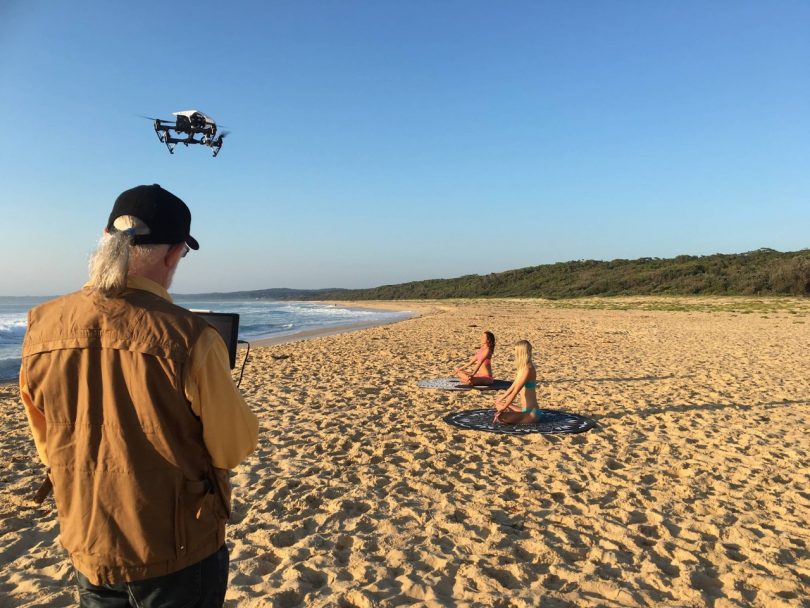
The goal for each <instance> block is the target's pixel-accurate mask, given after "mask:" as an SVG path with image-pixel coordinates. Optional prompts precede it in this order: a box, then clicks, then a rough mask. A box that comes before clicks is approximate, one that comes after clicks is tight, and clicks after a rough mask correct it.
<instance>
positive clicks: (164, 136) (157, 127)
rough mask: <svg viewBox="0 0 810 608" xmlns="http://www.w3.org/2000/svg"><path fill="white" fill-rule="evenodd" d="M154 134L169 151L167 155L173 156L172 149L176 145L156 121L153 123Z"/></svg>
mask: <svg viewBox="0 0 810 608" xmlns="http://www.w3.org/2000/svg"><path fill="white" fill-rule="evenodd" d="M155 133H156V134H157V136H158V139H159V140H160V143H163V144H166V147H167V148H168V149H169V154H174V147H175V146H176V145H177V143H176V142H174V141H173V140H172V138H171V137H169V132H168V131H167V130H166V128H165V127H164V126H163V125H161V124H160V123H159V122H158V121H155Z"/></svg>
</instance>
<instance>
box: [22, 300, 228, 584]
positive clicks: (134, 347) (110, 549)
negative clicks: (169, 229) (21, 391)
mask: <svg viewBox="0 0 810 608" xmlns="http://www.w3.org/2000/svg"><path fill="white" fill-rule="evenodd" d="M206 327H207V324H206V323H205V322H204V321H203V320H201V319H200V318H198V317H197V316H196V315H194V314H193V313H191V312H189V311H187V310H185V309H183V308H180V307H179V306H175V305H174V304H172V303H170V302H167V301H166V300H164V299H163V298H160V297H159V296H156V295H154V294H152V293H150V292H148V291H143V290H136V289H128V290H126V291H124V292H123V293H122V294H121V296H120V297H112V298H105V297H103V296H101V295H99V294H96V293H94V292H92V291H90V290H89V289H84V290H82V291H80V292H77V293H74V294H70V295H67V296H64V297H61V298H59V299H57V300H53V301H51V302H46V303H45V304H42V305H40V306H38V307H36V308H34V309H32V310H31V312H30V313H29V317H28V331H27V333H26V336H25V342H24V344H23V366H24V368H25V374H26V377H27V383H28V387H29V390H30V393H31V397H32V399H33V402H34V404H35V405H36V407H37V408H39V409H40V410H41V411H43V412H44V413H45V419H46V423H47V441H46V449H47V455H48V460H49V461H50V467H51V478H52V480H53V486H54V498H55V499H56V507H57V511H58V514H59V526H60V531H61V541H62V544H63V545H64V547H65V548H66V549H67V551H68V553H70V557H71V559H72V560H73V563H74V564H75V566H76V568H77V569H78V570H79V571H80V572H81V573H82V574H84V575H85V576H86V577H87V578H89V579H90V581H91V582H93V583H95V584H97V585H100V584H111V583H120V582H125V581H134V580H141V579H145V578H151V577H153V576H162V575H165V574H170V573H172V572H175V571H177V570H180V569H182V568H185V567H186V566H189V565H191V564H193V563H195V562H198V561H200V560H201V559H204V558H206V557H208V556H209V555H211V554H212V553H214V552H215V551H216V550H217V549H219V547H221V546H222V543H223V542H224V541H225V520H226V518H227V511H228V509H229V503H230V495H229V494H230V491H229V489H227V487H228V484H227V483H225V484H224V486H225V488H226V489H225V490H222V488H221V486H222V485H223V484H222V483H221V481H222V479H221V478H220V479H219V480H216V479H215V477H214V470H213V469H212V466H211V461H210V457H209V455H208V452H207V451H206V449H205V445H204V443H203V436H202V424H201V423H200V420H199V419H198V418H197V417H196V416H195V415H194V413H193V412H192V411H191V408H190V405H189V402H188V401H187V400H186V397H185V393H184V386H183V378H184V372H185V371H186V366H187V365H189V355H190V352H191V348H192V346H193V345H194V343H195V341H196V340H197V338H198V337H199V336H200V334H201V332H202V331H203V330H204V329H205V328H206ZM217 481H218V482H220V483H217ZM218 486H219V489H218Z"/></svg>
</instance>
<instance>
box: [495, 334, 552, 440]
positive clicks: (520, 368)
mask: <svg viewBox="0 0 810 608" xmlns="http://www.w3.org/2000/svg"><path fill="white" fill-rule="evenodd" d="M515 367H517V373H516V374H515V380H514V382H512V386H510V387H509V390H507V391H506V394H504V395H503V396H502V397H498V398H497V399H496V400H495V419H494V422H501V423H503V424H529V423H532V422H537V421H538V420H540V414H541V413H542V411H543V410H541V409H540V408H539V407H537V390H536V389H537V370H536V369H535V368H534V362H533V361H532V345H531V344H530V343H529V341H528V340H520V341H519V342H515ZM518 393H520V407H518V406H517V404H515V403H513V402H514V400H515V398H516V397H517V396H518Z"/></svg>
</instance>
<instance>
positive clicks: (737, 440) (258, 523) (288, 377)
mask: <svg viewBox="0 0 810 608" xmlns="http://www.w3.org/2000/svg"><path fill="white" fill-rule="evenodd" d="M684 302H685V304H681V303H679V301H675V300H665V301H664V304H663V305H662V304H660V301H659V300H652V299H639V298H637V299H633V300H608V301H600V300H593V301H580V302H578V303H577V304H576V305H577V306H581V307H583V306H584V307H586V308H560V306H568V304H566V303H548V302H542V301H529V300H525V301H475V302H468V303H462V302H447V303H440V304H439V305H432V307H431V308H420V305H419V304H418V303H407V304H406V305H405V306H403V308H408V309H410V310H422V311H423V313H425V314H423V316H421V317H418V318H412V319H409V320H406V321H402V322H400V323H397V324H394V325H388V326H379V327H372V328H368V329H364V330H362V331H356V332H352V333H344V334H340V335H334V336H328V337H319V338H315V339H309V340H307V341H301V342H295V343H288V344H280V345H275V346H271V347H265V348H259V349H256V350H255V351H254V354H253V357H252V360H251V361H250V362H249V363H248V366H247V369H246V371H245V378H244V381H243V383H242V388H243V391H244V394H245V396H246V399H247V401H248V403H249V404H250V405H251V407H253V408H254V409H255V411H256V412H258V415H259V417H260V421H261V437H260V442H259V448H258V450H257V451H256V452H255V453H254V454H253V455H251V456H250V457H249V458H248V459H247V460H246V462H244V463H243V464H242V465H241V466H240V467H239V468H238V469H237V470H236V471H235V473H234V476H233V482H234V485H235V502H234V513H233V517H232V524H231V525H230V527H229V532H228V539H229V540H228V542H229V545H230V546H231V585H230V588H229V590H228V595H227V605H228V606H284V607H293V606H317V607H320V606H324V607H325V606H339V607H343V608H348V607H352V606H356V607H368V606H381V607H394V606H410V605H418V606H458V607H460V606H503V607H506V606H509V607H511V606H517V607H520V606H552V607H553V606H622V607H624V606H673V607H674V606H678V607H682V606H711V607H714V608H721V607H725V606H808V605H810V600H808V597H809V596H810V531H808V521H810V483H809V482H810V440H809V439H808V437H807V430H808V428H810V424H809V423H810V373H808V372H809V371H810V355H808V345H810V302H808V301H806V300H805V301H801V300H798V301H784V300H776V301H770V303H769V301H765V303H764V304H761V305H760V304H757V303H756V302H752V301H747V300H739V299H738V300H732V301H729V300H707V299H702V300H684ZM729 302H731V304H729ZM395 306H401V305H400V304H396V305H395ZM587 307H589V308H587ZM605 307H607V308H605ZM621 308H627V310H622V309H621ZM660 308H682V309H683V310H660ZM484 329H490V330H492V331H493V332H494V333H495V335H496V337H497V339H498V346H497V349H496V353H495V358H494V360H493V364H494V368H495V374H496V376H497V377H509V376H511V374H512V373H513V363H512V352H511V348H509V345H510V344H511V343H512V342H513V341H515V340H517V339H519V338H527V339H529V340H530V341H531V342H532V343H533V345H534V346H535V351H536V357H535V360H536V363H537V367H538V372H539V373H538V375H539V377H540V379H541V382H540V384H539V386H538V395H539V398H540V399H541V401H542V403H543V404H545V405H546V406H547V407H553V408H558V409H563V410H567V411H571V412H576V413H579V414H583V415H586V416H589V417H591V418H593V419H595V420H596V421H597V422H598V425H597V427H596V428H594V429H593V430H591V431H589V432H587V433H584V434H580V435H565V436H549V435H531V436H525V437H524V436H521V437H514V436H505V435H494V434H485V433H476V432H470V431H462V430H459V429H456V428H453V427H450V426H448V425H446V424H445V423H444V422H443V421H442V417H443V416H444V415H445V414H447V413H449V412H451V411H456V410H460V409H473V408H478V407H488V406H489V405H490V404H491V402H492V399H493V396H492V395H486V394H479V393H451V392H439V391H431V390H424V389H419V388H417V387H416V386H415V383H416V381H417V380H418V379H422V378H431V377H440V376H445V375H447V374H448V372H449V371H450V370H451V369H452V368H453V367H454V365H455V364H456V363H458V362H459V361H461V360H463V359H465V358H467V357H469V356H470V355H471V354H472V352H473V351H474V350H475V348H476V346H477V343H478V337H479V334H480V332H481V331H482V330H484ZM0 414H1V415H2V423H3V428H4V433H3V437H2V439H1V440H0V446H1V447H2V452H0V462H2V471H3V473H2V477H1V478H0V482H2V503H0V517H2V519H1V520H0V534H1V536H0V564H2V566H0V605H3V606H64V605H71V604H72V603H74V602H75V600H76V596H75V592H74V590H73V588H72V582H73V579H72V573H71V567H70V565H69V561H68V559H67V558H66V555H65V553H64V550H63V549H62V548H61V547H60V546H59V545H58V542H57V541H58V528H57V526H56V522H55V516H54V512H53V510H52V509H53V502H52V500H50V499H49V500H48V501H47V502H46V503H45V505H44V506H43V507H42V508H37V507H36V506H34V505H33V503H32V502H31V501H30V498H29V497H30V494H31V492H32V489H33V488H34V487H35V485H36V483H37V481H38V479H39V476H40V473H41V469H40V466H39V464H38V461H37V458H36V454H35V451H34V448H33V444H32V442H31V440H30V438H29V435H28V430H27V426H26V422H25V419H24V415H23V413H22V409H21V406H20V404H19V395H18V391H17V389H16V387H14V386H13V385H3V386H0Z"/></svg>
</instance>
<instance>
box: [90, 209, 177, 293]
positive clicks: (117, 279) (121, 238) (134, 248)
mask: <svg viewBox="0 0 810 608" xmlns="http://www.w3.org/2000/svg"><path fill="white" fill-rule="evenodd" d="M113 227H114V228H115V231H114V232H111V233H110V232H105V233H104V234H103V235H102V236H101V239H100V240H99V242H98V246H97V247H96V250H95V252H93V254H92V255H91V256H90V261H89V269H90V282H89V283H90V288H91V289H93V290H95V291H98V292H100V293H102V294H103V295H105V296H114V295H115V294H116V293H118V292H120V291H122V290H123V289H124V288H125V287H126V285H127V275H129V274H130V273H133V274H139V271H140V270H141V269H143V268H146V267H148V266H151V265H152V264H155V263H156V262H157V261H158V260H159V259H160V257H162V256H163V255H165V247H166V245H133V244H132V237H133V236H135V235H143V234H149V227H148V226H147V225H146V224H145V223H143V222H142V221H141V220H139V219H138V218H136V217H134V216H131V215H124V216H121V217H119V218H117V219H116V220H115V222H114V223H113Z"/></svg>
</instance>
